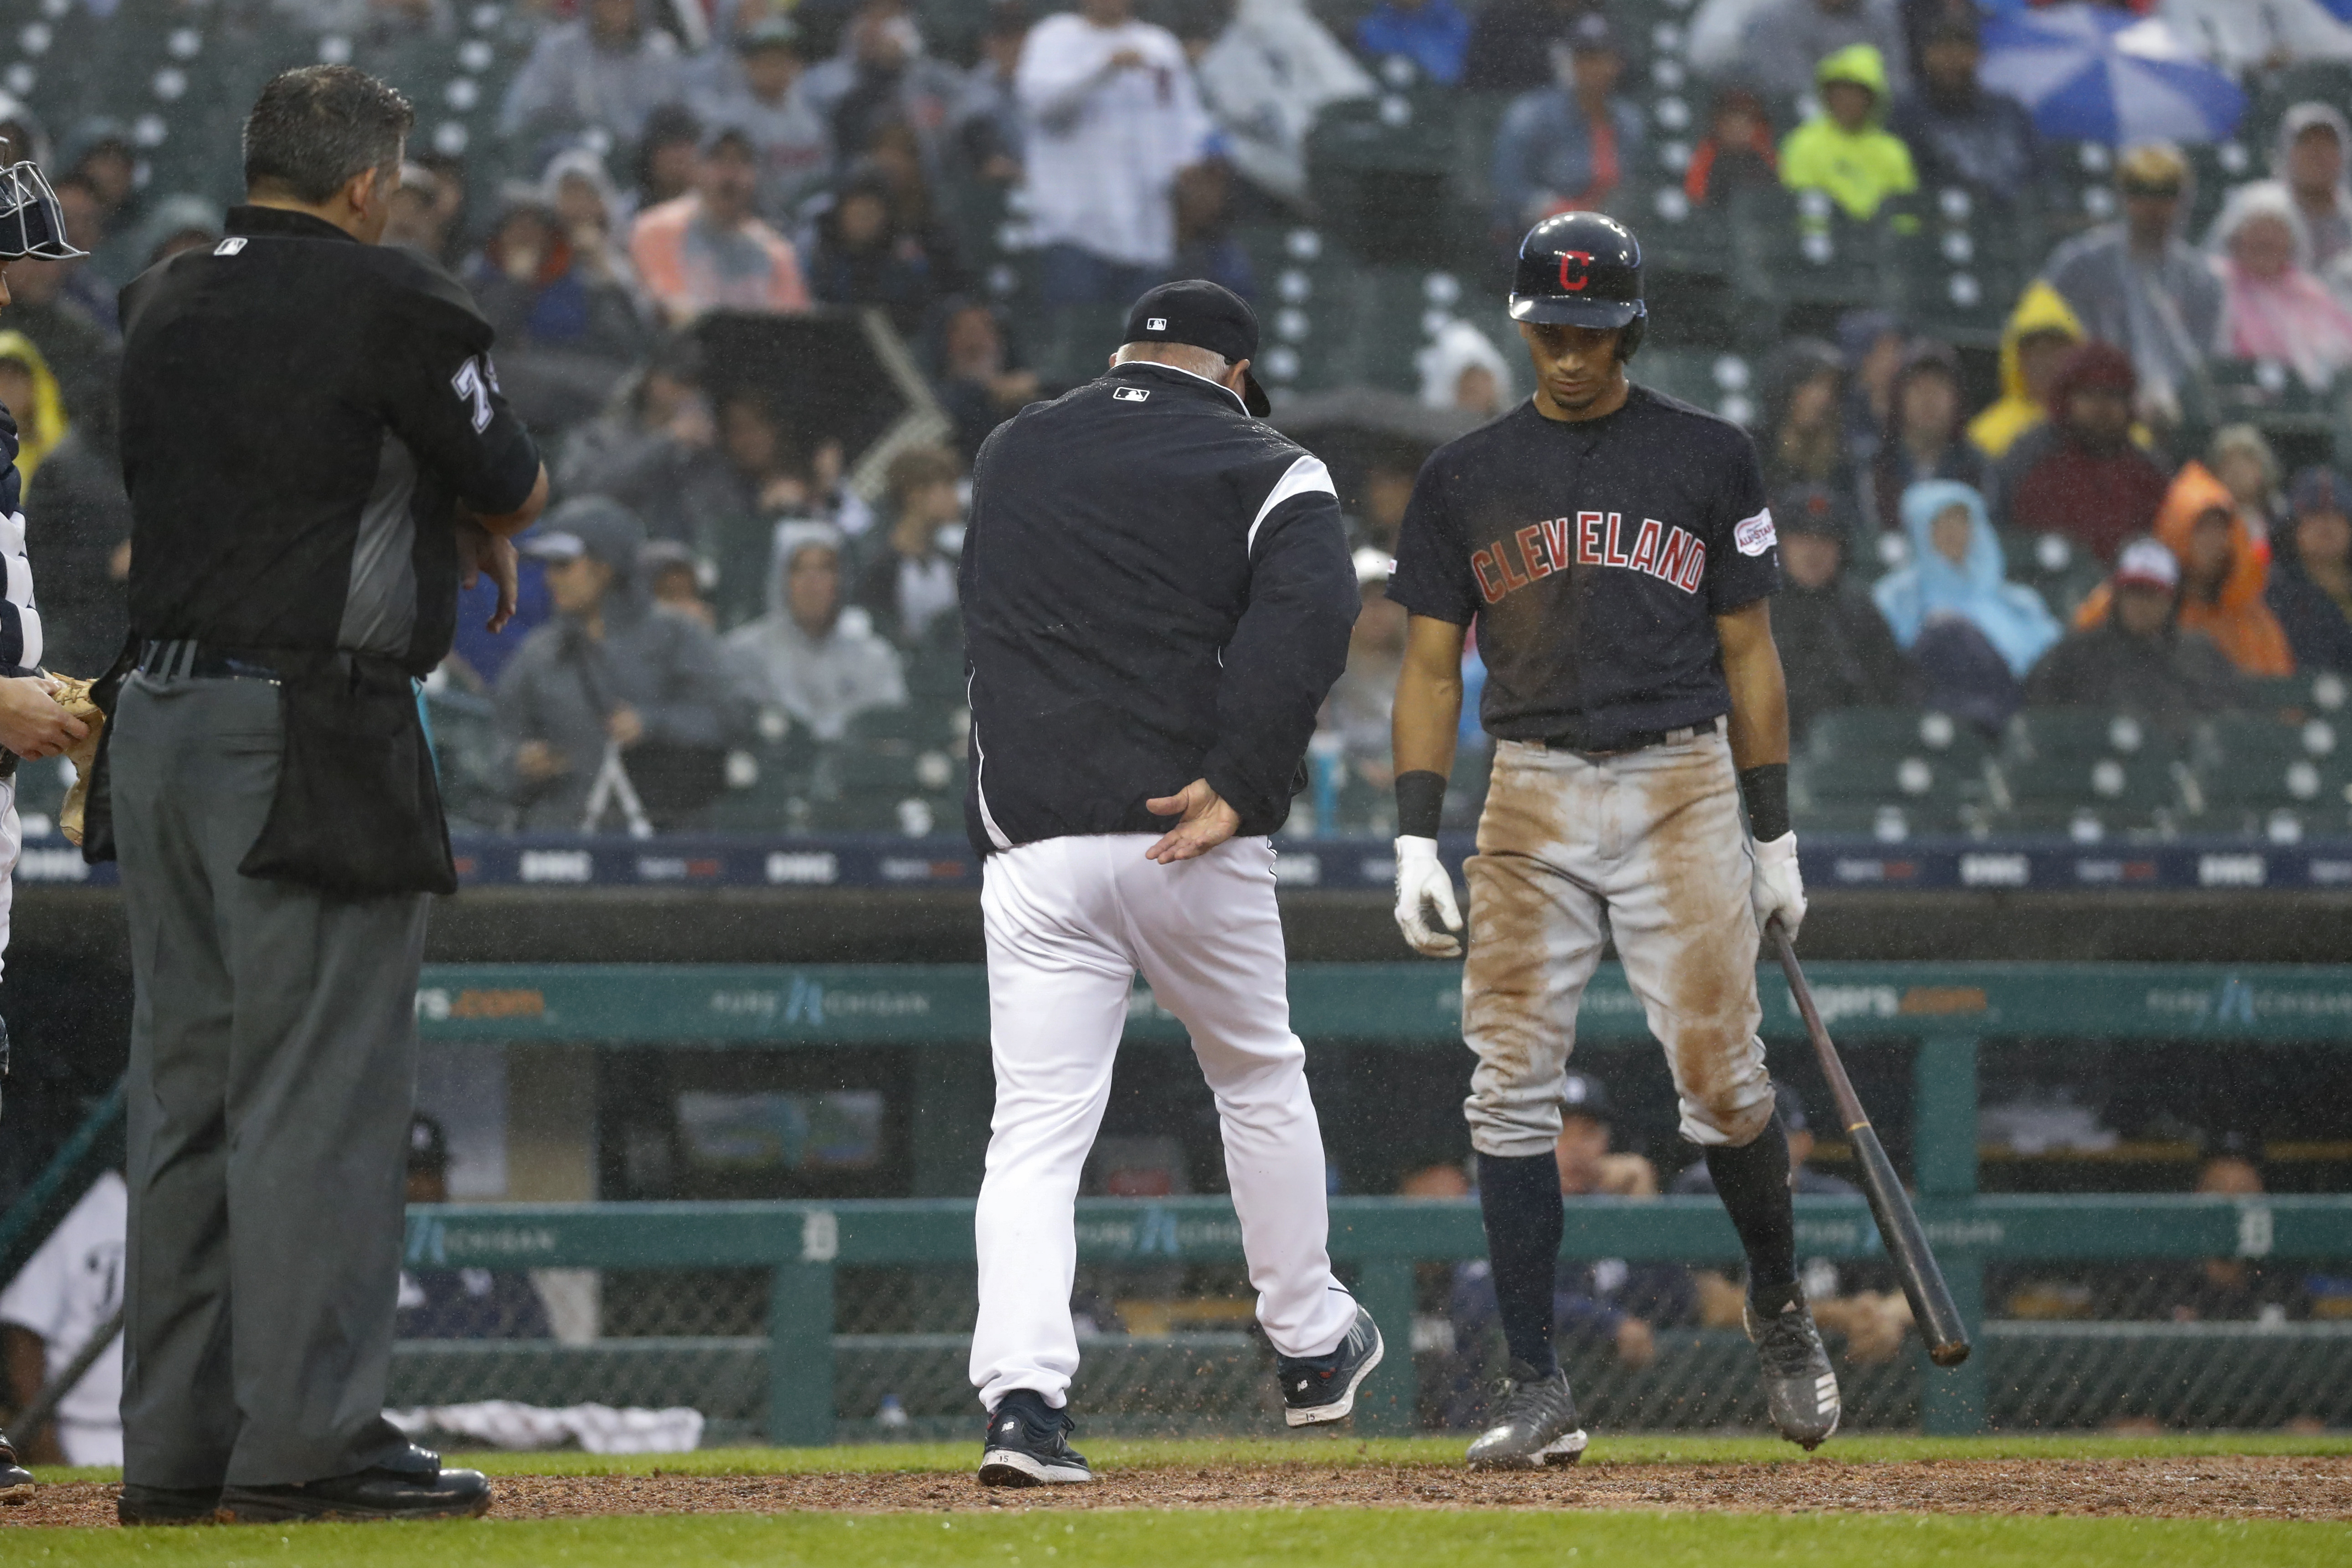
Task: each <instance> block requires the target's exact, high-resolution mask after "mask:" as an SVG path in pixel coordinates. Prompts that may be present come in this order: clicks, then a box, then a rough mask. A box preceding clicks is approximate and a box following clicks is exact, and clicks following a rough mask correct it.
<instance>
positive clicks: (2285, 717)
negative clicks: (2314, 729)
mask: <svg viewBox="0 0 2352 1568" xmlns="http://www.w3.org/2000/svg"><path fill="white" fill-rule="evenodd" d="M2239 689H2240V690H2241V691H2242V693H2243V696H2244V705H2245V708H2246V710H2247V711H2248V712H2252V713H2268V714H2271V715H2273V717H2275V718H2277V719H2280V720H2282V721H2289V722H2295V723H2300V722H2301V721H2304V720H2305V719H2311V718H2320V719H2326V720H2328V721H2331V722H2333V723H2335V724H2336V725H2337V726H2339V727H2343V726H2347V725H2352V712H2347V705H2352V704H2347V699H2352V681H2347V680H2346V679H2345V678H2344V677H2343V676H2341V675H2339V674H2337V673H2336V671H2335V670H2332V669H2323V670H2319V671H2317V672H2316V673H2314V674H2309V675H2282V676H2276V677H2272V678H2269V679H2250V680H2244V681H2241V682H2240V683H2239ZM2348 733H2352V732H2348Z"/></svg>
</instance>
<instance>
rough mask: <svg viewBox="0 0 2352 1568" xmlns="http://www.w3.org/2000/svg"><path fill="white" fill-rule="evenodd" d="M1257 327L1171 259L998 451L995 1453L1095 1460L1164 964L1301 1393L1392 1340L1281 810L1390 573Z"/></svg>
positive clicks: (1004, 1482) (1040, 1474) (1346, 1386)
mask: <svg viewBox="0 0 2352 1568" xmlns="http://www.w3.org/2000/svg"><path fill="white" fill-rule="evenodd" d="M1257 335H1258V334H1257V318H1256V317H1255V316H1254V315H1253V314H1251V312H1250V308H1249V307H1248V306H1247V305H1245V304H1244V303H1243V302H1242V300H1240V299H1239V298H1238V297H1236V296H1235V295H1234V294H1233V293H1231V292H1230V291H1228V290H1226V289H1221V288H1219V287H1218V286H1217V285H1216V284H1214V283H1207V282H1201V281H1192V282H1181V283H1170V284H1165V285H1163V286H1161V287H1160V288H1158V289H1152V290H1151V291H1150V293H1148V294H1146V295H1144V296H1143V298H1142V299H1141V300H1138V301H1137V302H1136V305H1135V308H1134V310H1132V311H1130V312H1129V316H1128V321H1127V330H1126V334H1125V337H1124V339H1123V346H1122V347H1121V348H1120V349H1119V350H1118V353H1117V354H1116V355H1114V356H1113V358H1112V361H1111V368H1110V373H1109V374H1108V375H1105V376H1104V377H1102V378H1101V379H1100V380H1098V381H1095V382H1092V383H1090V384H1087V385H1085V386H1082V387H1079V388H1078V389H1077V390H1076V391H1075V392H1072V393H1070V394H1068V395H1066V396H1064V397H1062V398H1060V399H1059V400H1057V401H1055V402H1053V403H1045V404H1037V405H1032V406H1031V407H1029V408H1026V409H1024V410H1023V411H1022V412H1021V413H1020V414H1019V415H1016V416H1014V417H1013V419H1012V420H1011V421H1010V422H1009V423H1007V424H1005V425H1003V426H999V427H998V428H997V430H996V431H995V433H994V434H992V436H990V437H989V438H988V439H987V441H986V442H984V443H983V444H982V447H981V449H980V455H979V457H978V458H977V459H976V460H975V461H974V463H973V465H972V503H971V530H970V532H969V533H967V534H966V536H965V540H964V548H963V562H962V566H961V599H962V605H963V616H964V635H965V646H966V648H967V650H968V652H967V656H966V657H967V659H968V661H969V662H968V670H969V677H970V689H971V713H972V730H971V782H970V784H969V786H968V789H967V793H966V795H965V818H966V826H967V828H968V829H969V831H970V833H971V841H972V845H973V847H975V848H977V849H978V850H979V851H980V853H981V855H982V857H984V865H985V868H984V872H983V880H982V890H981V909H982V915H983V917H984V920H985V924H986V930H987V937H988V1001H989V1016H990V1037H991V1045H992V1052H993V1055H994V1058H995V1064H996V1112H995V1118H994V1121H993V1126H992V1137H991V1139H990V1141H989V1145H988V1173H987V1176H986V1178H985V1179H984V1180H983V1181H982V1184H981V1189H980V1209H979V1214H978V1216H977V1219H976V1230H977V1237H978V1242H979V1250H980V1317H979V1321H978V1322H977V1323H976V1325H975V1326H974V1328H973V1330H972V1339H971V1381H972V1384H973V1385H974V1386H975V1387H977V1388H978V1389H979V1390H980V1397H981V1403H982V1404H983V1405H986V1406H987V1407H988V1411H989V1416H988V1425H987V1430H986V1435H985V1436H984V1438H983V1440H982V1454H981V1468H980V1479H981V1480H982V1482H983V1483H985V1484H989V1485H996V1486H1034V1485H1037V1484H1039V1483H1041V1482H1063V1481H1088V1480H1091V1479H1094V1477H1093V1474H1092V1472H1091V1471H1090V1470H1089V1469H1088V1468H1087V1462H1086V1460H1085V1458H1083V1457H1081V1456H1080V1455H1079V1454H1078V1453H1077V1452H1076V1451H1075V1450H1074V1449H1072V1448H1071V1447H1070V1446H1069V1443H1068V1441H1067V1436H1068V1433H1069V1431H1070V1429H1071V1423H1070V1417H1069V1415H1068V1412H1067V1410H1066V1405H1067V1403H1068V1391H1069V1386H1070V1378H1071V1375H1072V1374H1073V1373H1075V1372H1076V1370H1077V1365H1078V1343H1077V1337H1076V1332H1075V1331H1074V1330H1073V1327H1072V1324H1071V1321H1070V1287H1071V1283H1072V1279H1073V1277H1074V1275H1075V1272H1076V1262H1077V1246H1076V1234H1075V1229H1074V1226H1073V1218H1074V1216H1073V1213H1072V1207H1071V1205H1072V1203H1073V1201H1074V1200H1075V1199H1076V1196H1077V1192H1078V1178H1079V1174H1080V1173H1081V1172H1082V1171H1083V1170H1084V1168H1085V1165H1086V1160H1087V1151H1088V1150H1089V1149H1090V1148H1091V1147H1092V1146H1093V1143H1094V1138H1095V1131H1096V1129H1097V1127H1099V1126H1100V1125H1101V1122H1102V1115H1103V1106H1104V1103H1105V1101H1106V1100H1108V1098H1109V1095H1110V1081H1111V1063H1112V1059H1113V1058H1114V1057H1115V1056H1116V1055H1117V1053H1118V1041H1119V1035H1120V1033H1121V1031H1122V1029H1123V1028H1124V1026H1125V1025H1126V1022H1127V1009H1128V996H1129V988H1130V986H1131V985H1132V984H1133V983H1134V979H1135V975H1136V973H1137V972H1138V971H1140V972H1141V973H1142V974H1143V977H1144V979H1145V980H1147V981H1149V982H1150V985H1151V991H1152V995H1153V997H1154V998H1155V999H1156V1000H1157V1002H1158V1003H1159V1005H1161V1006H1163V1007H1165V1008H1167V1009H1168V1010H1169V1011H1170V1012H1171V1013H1173V1014H1175V1015H1176V1016H1178V1017H1179V1018H1181V1019H1182V1020H1183V1021H1184V1026H1185V1028H1186V1029H1188V1030H1189V1031H1190V1032H1191V1034H1192V1052H1193V1055H1194V1056H1195V1057H1197V1058H1199V1059H1200V1063H1201V1070H1202V1073H1203V1074H1204V1075H1205V1076H1206V1077H1207V1078H1208V1080H1209V1085H1210V1087H1211V1088H1212V1089H1213V1090H1215V1092H1216V1101H1217V1114H1218V1116H1219V1118H1220V1120H1221V1121H1222V1122H1223V1131H1224V1144H1225V1173H1226V1176H1227V1178H1228V1179H1229V1180H1230V1182H1231V1184H1232V1187H1233V1197H1234V1210H1235V1212H1236V1213H1237V1214H1238V1215H1240V1218H1241V1226H1242V1247H1243V1251H1244V1253H1245V1254H1246V1256H1247V1258H1248V1260H1249V1274H1250V1283H1251V1284H1252V1285H1254V1286H1255V1287H1256V1288H1257V1292H1258V1300H1257V1313H1258V1321H1259V1322H1260V1323H1261V1324H1262V1325H1264V1327H1265V1336H1266V1339H1267V1340H1268V1341H1269V1342H1271V1343H1272V1344H1273V1346H1274V1350H1275V1364H1276V1373H1277V1375H1278V1376H1279V1377H1280V1379H1281V1388H1282V1399H1283V1405H1284V1417H1285V1419H1286V1421H1287V1422H1288V1423H1289V1425H1291V1426H1307V1425H1310V1424H1313V1423H1318V1422H1325V1421H1337V1420H1339V1419H1340V1418H1342V1417H1343V1416H1345V1415H1348V1414H1349V1411H1350V1410H1351V1409H1353V1408H1354V1404H1355V1396H1356V1389H1357V1387H1358V1385H1359V1384H1361V1383H1362V1382H1363V1380H1364V1377H1365V1375H1366V1374H1367V1373H1370V1371H1371V1370H1372V1368H1373V1367H1375V1366H1377V1365H1378V1364H1379V1363H1380V1360H1381V1335H1380V1331H1379V1329H1378V1328H1376V1327H1375V1326H1374V1325H1373V1322H1372V1319H1371V1315H1370V1313H1368V1312H1365V1311H1363V1310H1360V1308H1359V1307H1358V1306H1357V1305H1356V1302H1355V1300H1354V1299H1353V1298H1352V1297H1350V1296H1349V1294H1348V1293H1347V1291H1346V1290H1344V1289H1341V1288H1340V1286H1339V1282H1338V1281H1337V1280H1335V1279H1333V1278H1332V1276H1331V1262H1330V1256H1329V1253H1328V1250H1327V1238H1328V1217H1327V1215H1326V1212H1325V1207H1324V1195H1323V1194H1324V1184H1323V1172H1324V1161H1323V1139H1322V1134H1321V1131H1319V1129H1318V1125H1317V1122H1316V1117H1315V1102H1314V1101H1313V1100H1312V1099H1310V1098H1309V1097H1308V1094H1307V1075H1306V1061H1307V1053H1306V1050H1305V1048H1304V1047H1301V1046H1300V1044H1299V1042H1298V1037H1297V1036H1296V1035H1294V1034H1292V1033H1291V1032H1290V1007H1289V1001H1288V998H1287V994H1286V989H1285V986H1286V974H1285V967H1284V959H1283V945H1282V924H1281V921H1280V920H1279V919H1278V917H1277V915H1276V909H1275V899H1274V850H1273V847H1272V846H1271V845H1270V844H1268V842H1267V840H1266V835H1268V834H1270V833H1272V832H1273V831H1274V830H1275V829H1276V828H1277V827H1279V826H1282V822H1283V819H1284V818H1285V817H1286V816H1288V815H1289V812H1290V797H1291V794H1292V791H1293V790H1294V788H1296V787H1297V779H1298V777H1299V772H1300V763H1302V762H1303V761H1304V759H1305V757H1306V754H1307V739H1308V737H1309V736H1310V735H1312V734H1313V732H1314V729H1315V714H1316V710H1318V708H1320V707H1321V706H1322V702H1323V698H1324V695H1325V694H1326V693H1327V692H1328V691H1329V690H1330V689H1331V685H1332V683H1333V682H1334V681H1336V680H1337V679H1339V671H1340V669H1341V668H1342V667H1343V666H1344V665H1345V664H1346V662H1347V655H1348V633H1349V627H1350V626H1352V625H1353V623H1354V621H1355V618H1356V611H1357V609H1358V607H1359V605H1360V599H1359V597H1358V594H1357V588H1356V575H1355V569H1354V567H1353V565H1352V563H1350V562H1349V556H1348V546H1347V541H1346V537H1345V535H1344V533H1343V532H1342V531H1341V526H1340V521H1339V498H1338V496H1337V495H1336V494H1335V493H1334V491H1333V489H1332V487H1331V476H1330V473H1329V472H1328V470H1327V469H1326V468H1324V466H1323V464H1322V463H1321V462H1319V461H1318V460H1317V459H1316V458H1313V457H1310V456H1309V455H1307V453H1306V452H1304V451H1302V450H1301V449H1300V448H1299V447H1297V446H1296V445H1294V444H1293V443H1291V442H1290V441H1288V440H1287V439H1286V438H1284V437H1281V436H1278V435H1276V433H1275V432H1274V431H1273V430H1272V429H1270V428H1268V427H1267V426H1265V425H1262V424H1260V423H1259V422H1258V420H1257V419H1255V418H1254V417H1252V416H1254V415H1263V414H1264V413H1265V411H1266V405H1265V394H1263V393H1262V392H1260V391H1259V390H1258V387H1257V383H1256V382H1255V380H1254V379H1252V378H1251V375H1250V373H1249V372H1250V361H1251V359H1252V358H1253V357H1255V354H1256V353H1257Z"/></svg>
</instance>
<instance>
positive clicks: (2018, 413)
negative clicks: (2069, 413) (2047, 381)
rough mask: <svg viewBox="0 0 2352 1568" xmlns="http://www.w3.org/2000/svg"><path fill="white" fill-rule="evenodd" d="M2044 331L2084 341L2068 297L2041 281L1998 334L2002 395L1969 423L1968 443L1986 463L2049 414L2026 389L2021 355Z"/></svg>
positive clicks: (2025, 295)
mask: <svg viewBox="0 0 2352 1568" xmlns="http://www.w3.org/2000/svg"><path fill="white" fill-rule="evenodd" d="M2040 332H2058V333H2063V335H2064V336H2065V338H2066V339H2067V341H2068V342H2077V343H2079V342H2082V341H2083V323H2082V322H2081V321H2079V320H2077V319H2076V317H2075V315H2074V310H2073V309H2072V308H2071V307H2069V306H2068V305H2067V303H2066V300H2065V298H2064V296H2063V295H2061V294H2060V293H2059V292H2058V290H2057V289H2053V288H2052V287H2050V285H2049V284H2047V283H2043V282H2042V281H2040V280H2038V279H2037V280H2036V281H2034V282H2032V283H2029V284H2027V285H2026V288H2025V292H2024V293H2023V294H2021V295H2020V296H2018V300H2017V309H2016V310H2011V312H2010V313H2009V324H2008V325H2006V326H2004V327H2003V328H2001V330H2000V397H1999V398H1998V399H1996V400H1995V401H1994V402H1993V403H1992V404H1991V405H1990V406H1989V407H1987V408H1986V409H1985V411H1984V412H1983V413H1981V414H1979V415H1978V416H1976V417H1975V418H1974V419H1971V420H1969V440H1971V441H1973V442H1975V443H1976V444H1977V449H1978V450H1979V451H1980V452H1982V453H1983V454H1984V455H1985V456H1986V457H1988V458H1998V457H2000V456H2001V455H2002V454H2003V453H2005V452H2007V451H2008V450H2009V448H2010V446H2011V443H2012V442H2014V441H2015V440H2016V439H2017V438H2018V437H2020V436H2022V435H2024V434H2025V433H2026V432H2027V431H2028V430H2031V429H2032V428H2033V426H2036V425H2039V424H2041V423H2042V419H2043V418H2044V417H2046V416H2047V415H2048V412H2049V411H2048V410H2047V409H2045V408H2043V407H2042V405H2041V404H2040V403H2038V402H2036V401H2035V400H2034V397H2033V394H2032V392H2030V391H2028V390H2027V389H2026V385H2025V360H2024V356H2023V355H2022V354H2021V353H2019V352H2018V345H2019V344H2020V343H2021V342H2024V341H2025V340H2026V339H2027V338H2029V337H2032V336H2033V335H2035V334H2036V333H2040Z"/></svg>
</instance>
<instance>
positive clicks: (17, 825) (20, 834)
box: [0, 763, 54, 1066]
mask: <svg viewBox="0 0 2352 1568" xmlns="http://www.w3.org/2000/svg"><path fill="white" fill-rule="evenodd" d="M16 765H17V766H18V767H20V768H21V767H32V766H34V765H36V764H34V763H17V764H16ZM52 765H54V764H52ZM24 849H25V825H24V824H23V823H22V822H20V821H18V820H17V817H16V780H15V779H8V780H5V781H0V956H5V954H6V953H7V951H8V919H9V916H10V915H11V914H12V913H13V912H14V911H15V910H16V859H17V857H18V856H20V855H21V854H23V853H24ZM5 1065H6V1053H5V1051H0V1066H5Z"/></svg>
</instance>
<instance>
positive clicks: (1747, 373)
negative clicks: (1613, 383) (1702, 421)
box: [1632, 344, 1756, 425]
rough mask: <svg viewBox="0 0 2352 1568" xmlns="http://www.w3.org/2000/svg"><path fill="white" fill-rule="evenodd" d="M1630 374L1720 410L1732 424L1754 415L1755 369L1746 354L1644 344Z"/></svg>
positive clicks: (1658, 389)
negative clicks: (1653, 346) (1656, 346)
mask: <svg viewBox="0 0 2352 1568" xmlns="http://www.w3.org/2000/svg"><path fill="white" fill-rule="evenodd" d="M1632 374H1633V379H1634V380H1635V381H1637V382H1639V383H1641V384H1643V386H1646V387H1649V388H1650V389H1651V390H1653V391H1655V392H1663V393H1664V394H1665V395H1667V396H1668V397H1678V398H1680V399H1682V400H1683V401H1684V402H1685V403H1690V404H1696V405H1697V406H1699V407H1701V408H1705V409H1708V410H1710V411H1712V412H1714V413H1717V414H1720V415H1721V416H1723V417H1725V418H1726V419H1728V420H1730V421H1732V422H1733V423H1734V424H1738V425H1745V424H1748V423H1749V422H1750V421H1752V420H1753V419H1754V418H1755V417H1756V372H1755V368H1754V366H1752V365H1751V364H1750V363H1748V359H1747V357H1746V356H1745V355H1742V354H1737V353H1726V352H1724V351H1722V350H1719V349H1697V348H1652V347H1649V346H1648V345H1646V344H1645V345H1643V350H1642V353H1641V356H1640V357H1639V358H1638V359H1636V360H1634V362H1633V373H1632Z"/></svg>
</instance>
